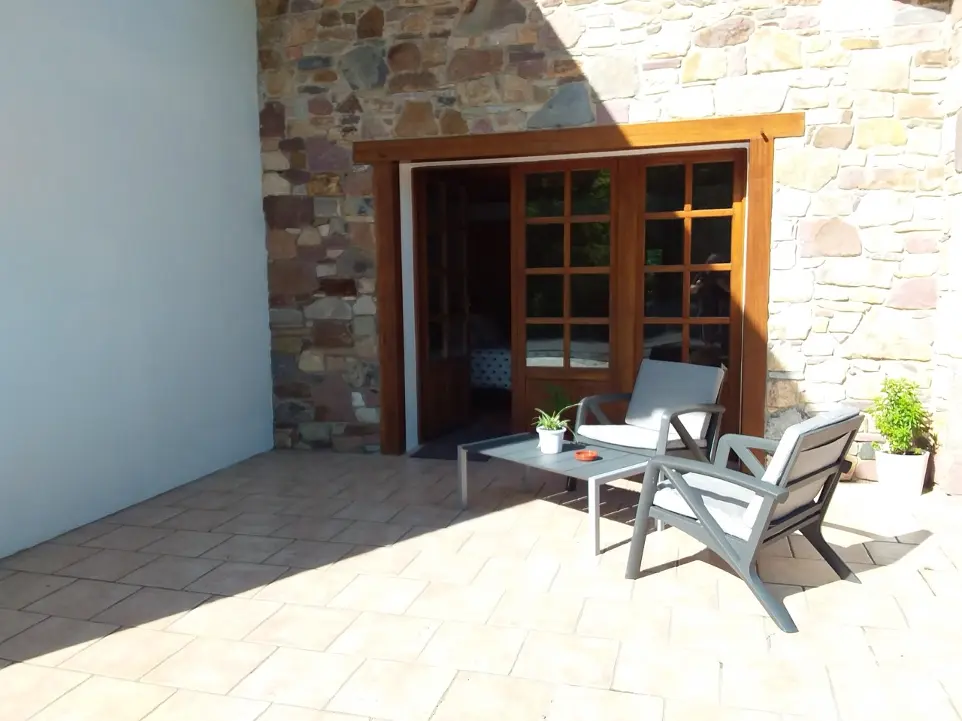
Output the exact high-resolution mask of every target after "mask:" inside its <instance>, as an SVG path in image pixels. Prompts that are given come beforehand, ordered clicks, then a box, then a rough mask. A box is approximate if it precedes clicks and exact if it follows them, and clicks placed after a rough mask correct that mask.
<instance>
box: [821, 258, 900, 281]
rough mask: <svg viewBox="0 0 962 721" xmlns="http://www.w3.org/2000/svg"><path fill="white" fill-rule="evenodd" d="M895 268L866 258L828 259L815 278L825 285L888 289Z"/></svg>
mask: <svg viewBox="0 0 962 721" xmlns="http://www.w3.org/2000/svg"><path fill="white" fill-rule="evenodd" d="M897 268H898V265H897V264H896V263H888V262H885V261H881V260H870V259H868V258H829V259H827V260H826V261H825V263H824V264H823V265H822V266H820V267H819V268H818V269H817V270H816V271H815V277H816V280H817V281H818V282H819V283H823V284H825V285H841V286H850V287H856V288H864V287H866V286H868V287H873V288H890V287H891V286H892V279H893V278H894V277H895V271H896V269H897Z"/></svg>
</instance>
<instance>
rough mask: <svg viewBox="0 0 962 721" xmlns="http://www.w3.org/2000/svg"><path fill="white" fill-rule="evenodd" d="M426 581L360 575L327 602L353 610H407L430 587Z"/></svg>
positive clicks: (333, 605) (330, 604)
mask: <svg viewBox="0 0 962 721" xmlns="http://www.w3.org/2000/svg"><path fill="white" fill-rule="evenodd" d="M427 585H428V584H427V583H425V582H424V581H415V580H413V579H410V578H390V577H388V576H366V575H365V576H358V577H357V578H355V579H354V580H353V581H351V582H350V583H349V584H348V585H347V587H345V588H344V590H343V591H341V592H340V593H339V594H337V595H336V596H335V597H334V598H333V599H331V601H330V602H329V603H328V605H329V606H330V607H331V608H349V609H352V610H354V611H380V612H382V613H404V611H405V610H407V608H408V607H409V606H411V604H412V603H413V602H414V599H416V598H417V597H418V596H419V595H420V594H421V592H422V591H423V590H424V589H425V588H426V587H427Z"/></svg>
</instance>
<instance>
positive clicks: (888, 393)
mask: <svg viewBox="0 0 962 721" xmlns="http://www.w3.org/2000/svg"><path fill="white" fill-rule="evenodd" d="M868 412H869V413H871V414H872V418H873V419H874V420H875V426H876V428H878V432H879V433H881V434H882V436H883V437H884V438H885V444H884V445H882V444H879V443H875V444H873V445H874V446H875V448H877V449H879V450H881V451H884V452H886V453H893V454H896V455H900V456H907V455H917V454H919V453H922V452H924V451H925V450H928V448H929V447H930V445H931V442H932V417H931V415H930V414H929V412H928V411H927V410H925V406H924V405H922V401H921V400H920V399H919V385H918V383H915V382H913V381H910V380H907V379H905V378H886V379H885V380H884V381H883V382H882V393H881V394H880V395H879V396H878V397H877V398H876V399H875V400H874V401H873V402H872V406H871V407H870V408H869V409H868Z"/></svg>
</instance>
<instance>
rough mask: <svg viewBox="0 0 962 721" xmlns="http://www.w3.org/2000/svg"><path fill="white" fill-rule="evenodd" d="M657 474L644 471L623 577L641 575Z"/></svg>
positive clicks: (649, 470) (637, 576)
mask: <svg viewBox="0 0 962 721" xmlns="http://www.w3.org/2000/svg"><path fill="white" fill-rule="evenodd" d="M658 474H659V471H657V470H656V471H654V473H653V472H652V470H651V469H650V468H649V469H648V470H646V471H645V480H644V481H643V482H642V486H641V496H640V497H639V499H638V511H637V513H635V527H634V530H632V532H631V547H630V548H629V549H628V565H627V567H626V568H625V578H640V577H641V558H642V556H643V555H644V553H645V540H646V539H647V537H648V520H649V518H650V517H651V505H652V503H653V502H654V500H655V490H656V487H657V483H658Z"/></svg>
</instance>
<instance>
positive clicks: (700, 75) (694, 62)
mask: <svg viewBox="0 0 962 721" xmlns="http://www.w3.org/2000/svg"><path fill="white" fill-rule="evenodd" d="M726 74H728V55H727V53H726V52H725V51H724V50H722V49H718V48H704V49H702V48H695V49H693V50H692V51H691V52H689V53H688V55H686V56H685V59H684V60H682V63H681V81H682V82H683V83H694V82H698V81H701V80H717V79H718V78H723V77H725V75H726ZM589 77H590V76H589Z"/></svg>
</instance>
